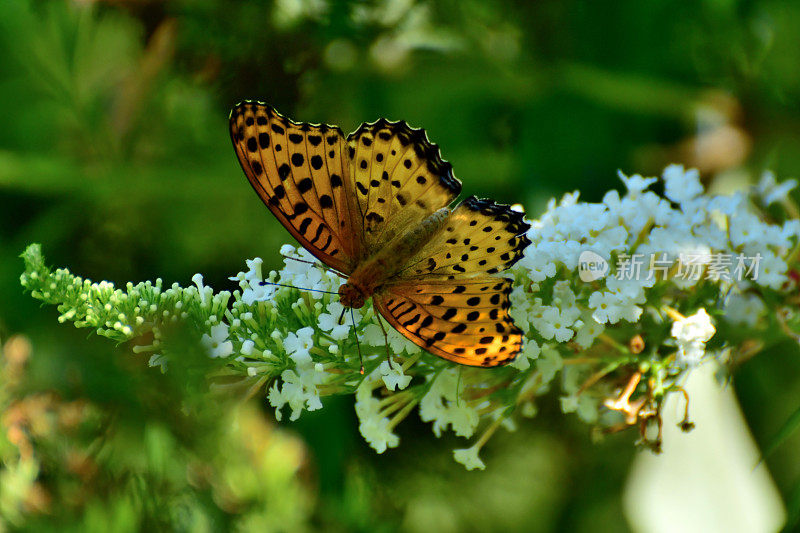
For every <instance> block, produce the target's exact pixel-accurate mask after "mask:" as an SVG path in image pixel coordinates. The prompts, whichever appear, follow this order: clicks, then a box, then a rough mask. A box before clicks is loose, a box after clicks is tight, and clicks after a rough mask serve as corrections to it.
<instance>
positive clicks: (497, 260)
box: [398, 196, 530, 279]
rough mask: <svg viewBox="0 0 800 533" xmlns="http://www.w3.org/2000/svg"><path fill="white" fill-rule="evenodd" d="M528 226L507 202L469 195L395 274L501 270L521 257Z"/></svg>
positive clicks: (418, 276)
mask: <svg viewBox="0 0 800 533" xmlns="http://www.w3.org/2000/svg"><path fill="white" fill-rule="evenodd" d="M528 229H530V224H528V223H527V222H526V221H525V219H524V216H523V214H522V213H520V212H518V211H514V210H512V209H511V207H510V206H508V205H505V204H498V203H496V202H494V201H492V200H486V199H479V198H476V197H475V196H470V197H469V198H466V199H465V200H464V201H463V202H461V203H460V204H458V206H457V207H456V208H455V209H454V210H453V212H452V213H451V214H450V217H449V218H448V220H447V223H446V224H445V225H444V226H443V227H442V228H441V230H439V232H438V233H436V234H435V235H433V237H432V238H431V239H430V240H429V241H428V242H427V243H426V244H425V246H424V247H423V248H422V249H421V250H420V251H419V252H417V253H416V254H415V255H414V257H412V258H411V259H410V260H409V261H408V262H407V263H406V265H405V266H404V267H403V269H402V270H401V271H400V272H399V274H398V276H399V277H401V278H416V279H425V278H431V277H434V278H444V279H458V278H460V277H469V276H474V275H476V274H484V273H488V274H494V273H496V272H501V271H503V270H505V269H507V268H509V267H510V266H511V265H513V264H514V263H516V262H517V261H518V260H519V259H520V258H521V257H522V253H523V251H524V250H525V247H526V246H527V245H528V244H530V240H529V239H528V237H527V236H526V235H525V232H526V231H528Z"/></svg>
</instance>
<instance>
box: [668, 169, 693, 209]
mask: <svg viewBox="0 0 800 533" xmlns="http://www.w3.org/2000/svg"><path fill="white" fill-rule="evenodd" d="M662 177H663V178H664V196H666V197H667V198H669V199H670V200H672V201H673V202H676V203H679V204H682V203H683V202H688V201H689V200H692V199H694V198H695V197H697V196H698V195H700V194H702V193H703V186H702V185H701V184H700V173H699V172H698V171H697V169H694V168H691V169H689V170H684V168H683V165H669V166H668V167H667V168H665V169H664V173H663V174H662Z"/></svg>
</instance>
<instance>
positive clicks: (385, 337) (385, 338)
mask: <svg viewBox="0 0 800 533" xmlns="http://www.w3.org/2000/svg"><path fill="white" fill-rule="evenodd" d="M375 316H376V317H377V318H378V325H379V326H380V327H381V331H382V332H383V345H384V346H386V362H387V363H389V369H390V370H394V367H393V366H392V357H391V355H390V353H389V336H388V335H387V334H386V328H384V327H383V321H382V320H381V317H380V315H378V314H377V313H376V314H375Z"/></svg>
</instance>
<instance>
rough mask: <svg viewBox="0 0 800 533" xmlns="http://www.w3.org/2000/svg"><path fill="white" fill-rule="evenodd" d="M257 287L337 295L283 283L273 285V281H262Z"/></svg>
mask: <svg viewBox="0 0 800 533" xmlns="http://www.w3.org/2000/svg"><path fill="white" fill-rule="evenodd" d="M259 285H275V286H276V287H286V288H287V289H297V290H298V291H309V292H321V293H323V294H339V293H338V292H333V291H322V290H319V289H306V288H304V287H295V286H294V285H286V284H285V283H275V282H274V281H262V282H260V283H259Z"/></svg>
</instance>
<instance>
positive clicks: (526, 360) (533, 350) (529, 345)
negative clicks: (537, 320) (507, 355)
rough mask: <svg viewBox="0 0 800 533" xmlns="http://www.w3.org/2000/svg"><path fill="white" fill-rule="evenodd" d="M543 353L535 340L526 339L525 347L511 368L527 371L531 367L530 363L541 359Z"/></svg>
mask: <svg viewBox="0 0 800 533" xmlns="http://www.w3.org/2000/svg"><path fill="white" fill-rule="evenodd" d="M541 351H542V350H541V349H540V348H539V344H538V343H537V342H536V341H535V340H533V339H525V345H524V346H523V347H522V351H521V352H520V353H519V355H517V358H516V359H514V362H513V363H511V364H510V365H509V366H512V367H514V368H516V369H517V370H527V369H528V367H529V366H531V363H530V362H531V361H532V360H533V359H536V358H537V357H539V354H540V353H541Z"/></svg>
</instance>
